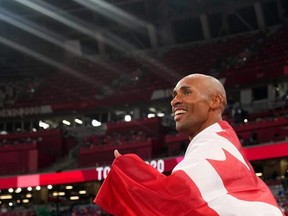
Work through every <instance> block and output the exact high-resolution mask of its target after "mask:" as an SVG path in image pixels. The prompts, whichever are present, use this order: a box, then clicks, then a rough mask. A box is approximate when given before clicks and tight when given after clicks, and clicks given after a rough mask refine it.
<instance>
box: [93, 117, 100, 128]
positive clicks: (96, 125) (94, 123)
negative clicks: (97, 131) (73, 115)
mask: <svg viewBox="0 0 288 216" xmlns="http://www.w3.org/2000/svg"><path fill="white" fill-rule="evenodd" d="M101 124H102V123H101V122H99V121H97V120H96V119H93V120H92V125H93V126H94V127H99V126H101Z"/></svg>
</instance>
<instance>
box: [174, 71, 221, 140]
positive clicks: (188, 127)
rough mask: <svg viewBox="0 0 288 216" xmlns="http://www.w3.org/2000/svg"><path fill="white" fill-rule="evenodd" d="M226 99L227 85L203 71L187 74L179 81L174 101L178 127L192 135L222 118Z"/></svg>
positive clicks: (191, 136)
mask: <svg viewBox="0 0 288 216" xmlns="http://www.w3.org/2000/svg"><path fill="white" fill-rule="evenodd" d="M223 92H224V93H223ZM225 103H226V96H225V91H224V88H223V86H222V84H221V83H220V82H219V81H218V80H216V79H215V78H213V77H210V76H206V75H202V74H192V75H189V76H186V77H184V78H183V79H181V80H180V81H179V82H178V83H177V85H176V87H175V89H174V91H173V99H172V101H171V106H172V112H173V113H174V120H175V122H176V129H177V131H179V132H181V133H185V134H187V135H189V138H190V139H192V138H193V137H194V136H195V135H197V134H198V133H199V132H200V131H202V130H203V129H205V128H206V127H208V126H210V125H211V124H214V123H216V122H218V121H219V120H221V119H222V117H221V114H222V112H223V110H224V107H223V106H225Z"/></svg>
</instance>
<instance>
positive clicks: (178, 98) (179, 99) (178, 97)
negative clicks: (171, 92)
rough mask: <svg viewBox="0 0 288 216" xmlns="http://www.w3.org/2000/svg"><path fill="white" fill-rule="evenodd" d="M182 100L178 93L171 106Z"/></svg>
mask: <svg viewBox="0 0 288 216" xmlns="http://www.w3.org/2000/svg"><path fill="white" fill-rule="evenodd" d="M180 102H181V98H180V96H179V95H176V96H175V97H174V98H173V99H172V100H171V106H172V107H173V106H175V105H176V104H178V103H180Z"/></svg>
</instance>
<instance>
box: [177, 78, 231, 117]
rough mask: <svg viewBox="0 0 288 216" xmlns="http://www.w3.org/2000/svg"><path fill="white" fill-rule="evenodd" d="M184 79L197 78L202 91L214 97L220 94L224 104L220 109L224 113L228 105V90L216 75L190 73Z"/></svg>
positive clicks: (196, 80)
mask: <svg viewBox="0 0 288 216" xmlns="http://www.w3.org/2000/svg"><path fill="white" fill-rule="evenodd" d="M183 79H191V80H195V82H196V85H197V86H198V88H199V89H201V91H202V92H203V93H204V94H207V96H210V97H212V96H215V95H219V96H220V97H221V101H222V102H221V105H222V106H221V107H220V109H221V111H222V113H223V112H224V110H225V107H226V106H227V98H226V91H225V89H224V86H223V85H222V83H221V82H220V81H219V80H218V79H216V78H215V77H212V76H209V75H205V74H199V73H195V74H190V75H188V76H186V77H184V78H183ZM183 79H182V80H183ZM180 81H181V80H180ZM180 81H179V82H180ZM179 82H178V83H179Z"/></svg>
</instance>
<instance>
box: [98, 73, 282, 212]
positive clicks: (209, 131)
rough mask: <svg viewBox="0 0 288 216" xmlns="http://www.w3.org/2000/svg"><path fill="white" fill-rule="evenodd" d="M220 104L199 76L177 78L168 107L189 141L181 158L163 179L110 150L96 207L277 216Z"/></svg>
mask: <svg viewBox="0 0 288 216" xmlns="http://www.w3.org/2000/svg"><path fill="white" fill-rule="evenodd" d="M226 104H227V101H226V93H225V90H224V87H223V85H222V84H221V83H220V82H219V81H218V80H217V79H215V78H213V77H211V76H206V75H203V74H192V75H189V76H186V77H184V78H183V79H181V80H180V81H179V82H178V83H177V85H176V87H175V89H174V91H173V99H172V101H171V106H172V112H173V114H174V120H175V122H176V129H177V131H179V132H181V133H185V134H187V136H188V137H189V139H190V144H189V146H188V148H187V150H186V153H185V156H184V159H183V160H182V161H181V162H180V163H179V164H178V165H177V166H176V167H175V168H174V169H173V172H172V174H171V175H170V176H165V175H163V174H161V173H159V172H158V171H157V170H156V169H154V168H152V167H151V166H150V165H147V164H145V163H144V162H143V161H142V160H141V159H140V158H139V157H137V156H136V155H134V154H127V155H123V156H122V155H121V154H120V153H119V152H118V151H117V150H116V151H115V152H114V155H115V160H114V162H113V165H112V168H111V171H110V173H109V175H108V177H107V178H106V180H105V181H104V183H103V185H102V187H101V188H100V191H99V193H98V194H97V196H96V198H95V202H96V204H98V205H100V206H101V207H103V208H104V209H105V210H106V211H108V212H110V213H112V214H114V215H119V216H122V215H123V216H124V215H125V216H126V215H137V216H141V215H143V216H152V215H153V216H170V215H171V216H176V215H177V216H184V215H187V216H190V215H191V216H217V215H220V216H260V215H261V216H282V215H283V214H282V212H281V210H280V209H279V208H278V206H277V203H276V201H275V199H274V197H273V195H272V193H271V192H270V190H269V188H268V187H267V186H266V185H265V184H264V183H263V181H262V180H261V179H259V178H258V177H257V176H256V175H255V172H254V170H253V168H252V166H251V165H250V163H249V162H248V161H247V159H246V158H245V156H244V155H243V151H242V147H241V144H240V142H239V140H238V138H237V135H236V134H235V132H234V130H233V129H232V128H231V126H230V125H229V124H228V123H227V122H225V121H223V120H222V113H223V111H224V109H225V106H226Z"/></svg>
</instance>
